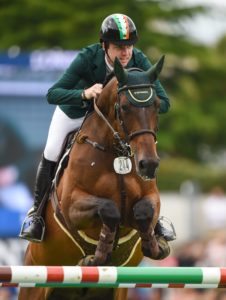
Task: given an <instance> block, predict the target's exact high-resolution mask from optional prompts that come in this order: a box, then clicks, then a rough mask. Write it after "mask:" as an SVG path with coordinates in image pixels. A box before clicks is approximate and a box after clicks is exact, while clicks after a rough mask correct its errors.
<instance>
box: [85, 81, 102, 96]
mask: <svg viewBox="0 0 226 300" xmlns="http://www.w3.org/2000/svg"><path fill="white" fill-rule="evenodd" d="M102 89H103V84H100V83H96V84H94V85H92V86H91V87H90V88H88V89H86V90H84V91H83V93H84V96H85V99H84V100H89V99H92V98H97V97H98V96H99V95H100V93H101V92H102Z"/></svg>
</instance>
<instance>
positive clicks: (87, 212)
mask: <svg viewBox="0 0 226 300" xmlns="http://www.w3.org/2000/svg"><path fill="white" fill-rule="evenodd" d="M163 62H164V56H163V57H162V58H161V59H160V60H159V61H158V62H157V63H156V64H155V65H154V66H152V67H151V68H150V69H149V70H147V71H142V70H140V69H137V68H133V69H129V70H126V69H124V68H123V67H122V65H121V63H120V62H119V60H118V59H115V62H114V76H113V77H112V78H111V79H110V80H109V81H108V83H107V84H106V85H105V86H104V88H103V90H102V93H101V94H100V96H99V97H98V99H94V103H93V104H94V105H93V106H94V109H93V111H92V112H91V113H89V114H88V116H87V117H86V118H85V119H84V122H83V124H82V126H81V127H80V130H79V131H78V132H77V133H76V134H75V135H74V139H73V142H72V143H71V144H72V146H71V147H69V149H68V150H67V155H65V156H64V157H63V158H62V159H61V162H60V166H59V168H58V171H57V174H56V177H55V179H54V182H53V188H52V191H51V196H50V198H51V201H48V204H47V207H46V213H45V223H46V233H45V237H44V240H43V242H42V243H29V245H28V248H27V250H26V254H25V265H46V266H51V265H52V266H53V265H55V266H57V265H58V266H59V265H65V266H67V265H78V264H79V265H83V266H84V265H87V266H98V265H99V266H104V265H114V266H136V265H138V264H139V263H140V261H141V259H142V258H143V256H147V257H150V258H151V259H154V260H156V259H163V258H165V257H166V256H168V255H169V253H170V248H169V245H168V242H167V241H166V239H165V238H164V237H163V236H161V235H158V233H157V232H156V224H157V221H158V218H159V213H160V197H159V192H158V188H157V184H156V171H157V168H158V166H159V157H158V154H157V149H156V139H157V137H156V133H157V129H158V113H159V107H160V100H159V98H158V97H157V96H156V92H155V86H154V82H155V80H156V79H157V78H158V75H159V74H160V72H161V70H162V67H163ZM126 298H127V290H126V289H115V290H113V289H102V288H101V289H94V288H92V289H91V288H67V289H66V288H64V289H62V288H61V289H60V288H21V289H20V292H19V300H47V299H48V300H56V299H57V300H58V299H60V300H74V299H83V300H86V299H87V300H88V299H92V300H94V299H98V300H100V299H117V300H119V299H123V300H125V299H126Z"/></svg>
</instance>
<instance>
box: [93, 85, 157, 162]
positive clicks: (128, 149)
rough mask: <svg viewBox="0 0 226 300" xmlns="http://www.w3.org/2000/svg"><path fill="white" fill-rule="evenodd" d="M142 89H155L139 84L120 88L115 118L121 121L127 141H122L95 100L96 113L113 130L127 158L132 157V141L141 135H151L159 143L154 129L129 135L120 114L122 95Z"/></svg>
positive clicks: (152, 86)
mask: <svg viewBox="0 0 226 300" xmlns="http://www.w3.org/2000/svg"><path fill="white" fill-rule="evenodd" d="M141 88H151V89H153V88H154V85H153V84H138V85H129V86H128V85H125V86H123V87H120V88H118V92H117V94H118V101H117V102H116V103H115V117H116V118H117V119H118V120H119V123H120V125H121V127H122V129H123V132H124V133H125V135H126V141H124V140H122V139H121V137H120V135H119V133H118V132H117V131H116V130H115V129H114V128H113V127H112V125H111V124H110V122H109V121H108V120H107V118H106V117H105V116H104V115H103V113H102V112H101V111H100V109H99V108H98V106H97V104H96V99H94V110H95V112H96V113H97V114H98V115H99V117H101V119H102V120H103V121H104V122H105V123H106V125H107V126H108V127H109V129H110V130H111V132H112V133H113V137H114V138H115V139H116V140H117V142H118V143H119V145H120V147H121V152H122V153H123V155H125V156H132V155H133V153H132V150H131V147H130V145H129V143H130V141H131V140H132V139H133V138H135V137H137V136H139V135H143V134H151V135H152V136H153V138H154V140H155V143H157V136H156V132H155V131H154V130H152V129H147V128H143V129H140V130H136V131H134V132H132V133H129V132H128V130H127V128H126V126H125V123H124V121H123V119H122V117H121V114H120V100H121V97H120V94H121V93H122V92H124V91H131V90H135V89H141Z"/></svg>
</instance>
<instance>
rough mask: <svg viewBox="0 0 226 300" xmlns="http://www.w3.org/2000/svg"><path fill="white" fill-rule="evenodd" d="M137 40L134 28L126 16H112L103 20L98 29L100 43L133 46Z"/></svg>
mask: <svg viewBox="0 0 226 300" xmlns="http://www.w3.org/2000/svg"><path fill="white" fill-rule="evenodd" d="M137 40H138V35H137V29H136V26H135V24H134V23H133V21H132V20H131V19H130V18H129V17H128V16H126V15H123V14H113V15H110V16H108V17H107V18H105V19H104V21H103V23H102V25H101V29H100V42H101V43H103V42H104V43H106V42H107V43H109V42H112V43H114V44H117V45H134V44H135V43H136V42H137Z"/></svg>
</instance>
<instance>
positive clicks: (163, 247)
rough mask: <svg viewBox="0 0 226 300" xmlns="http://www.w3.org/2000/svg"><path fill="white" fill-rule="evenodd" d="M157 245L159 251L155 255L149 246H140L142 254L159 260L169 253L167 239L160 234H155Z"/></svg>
mask: <svg viewBox="0 0 226 300" xmlns="http://www.w3.org/2000/svg"><path fill="white" fill-rule="evenodd" d="M156 239H157V242H158V247H159V253H158V254H157V253H156V254H157V255H153V252H152V251H151V249H150V248H145V247H142V252H143V255H144V256H146V257H149V258H151V259H154V260H161V259H164V258H166V257H167V256H169V254H170V247H169V245H168V242H167V240H166V239H165V238H164V237H162V236H156Z"/></svg>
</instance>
